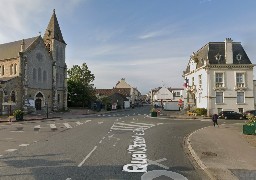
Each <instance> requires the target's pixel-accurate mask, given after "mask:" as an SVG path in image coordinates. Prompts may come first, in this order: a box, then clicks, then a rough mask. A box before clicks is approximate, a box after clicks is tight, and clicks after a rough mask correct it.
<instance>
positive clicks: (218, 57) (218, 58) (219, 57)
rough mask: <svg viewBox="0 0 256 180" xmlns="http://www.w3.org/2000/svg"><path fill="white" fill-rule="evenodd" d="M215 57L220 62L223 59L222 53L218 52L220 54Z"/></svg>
mask: <svg viewBox="0 0 256 180" xmlns="http://www.w3.org/2000/svg"><path fill="white" fill-rule="evenodd" d="M215 59H216V60H217V61H218V63H220V60H221V55H220V53H218V54H217V55H216V56H215Z"/></svg>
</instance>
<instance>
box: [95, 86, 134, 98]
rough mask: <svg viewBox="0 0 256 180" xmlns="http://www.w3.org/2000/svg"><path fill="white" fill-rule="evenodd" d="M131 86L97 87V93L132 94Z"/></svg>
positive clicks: (108, 94)
mask: <svg viewBox="0 0 256 180" xmlns="http://www.w3.org/2000/svg"><path fill="white" fill-rule="evenodd" d="M130 91H131V90H130V88H113V89H96V90H95V93H96V94H99V95H105V96H111V95H113V94H115V93H119V94H121V95H123V96H126V97H127V96H130Z"/></svg>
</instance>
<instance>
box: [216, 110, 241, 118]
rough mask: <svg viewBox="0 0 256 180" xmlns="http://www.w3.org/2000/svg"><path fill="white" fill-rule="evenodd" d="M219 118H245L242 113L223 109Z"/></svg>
mask: <svg viewBox="0 0 256 180" xmlns="http://www.w3.org/2000/svg"><path fill="white" fill-rule="evenodd" d="M219 118H222V119H243V118H244V116H243V114H241V113H238V112H235V111H221V112H220V113H219Z"/></svg>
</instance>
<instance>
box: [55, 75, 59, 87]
mask: <svg viewBox="0 0 256 180" xmlns="http://www.w3.org/2000/svg"><path fill="white" fill-rule="evenodd" d="M56 84H59V74H58V73H56Z"/></svg>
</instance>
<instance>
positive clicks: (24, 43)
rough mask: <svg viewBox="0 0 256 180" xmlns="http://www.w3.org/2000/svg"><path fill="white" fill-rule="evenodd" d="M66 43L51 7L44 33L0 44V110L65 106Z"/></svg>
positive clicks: (4, 112)
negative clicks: (49, 17)
mask: <svg viewBox="0 0 256 180" xmlns="http://www.w3.org/2000/svg"><path fill="white" fill-rule="evenodd" d="M66 45H67V44H66V43H65V41H64V39H63V36H62V33H61V30H60V26H59V23H58V20H57V17H56V14H55V10H53V14H52V16H51V19H50V22H49V24H48V27H47V28H46V30H45V33H44V36H43V37H42V36H41V35H39V36H36V37H32V38H28V39H22V40H18V41H15V42H10V43H6V44H0V108H1V109H0V111H1V113H2V114H7V113H10V111H13V110H14V109H21V110H23V111H25V112H33V111H40V110H43V109H44V110H46V108H48V110H50V111H58V110H63V109H67V82H66V78H67V66H66V63H65V48H66Z"/></svg>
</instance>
